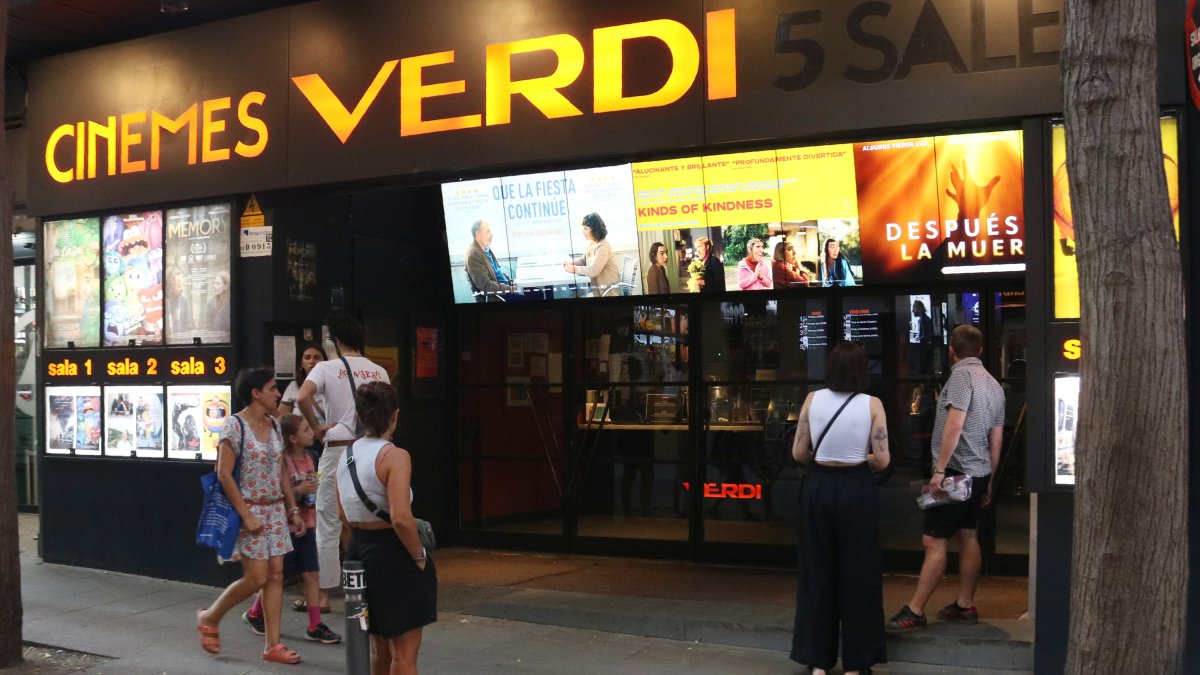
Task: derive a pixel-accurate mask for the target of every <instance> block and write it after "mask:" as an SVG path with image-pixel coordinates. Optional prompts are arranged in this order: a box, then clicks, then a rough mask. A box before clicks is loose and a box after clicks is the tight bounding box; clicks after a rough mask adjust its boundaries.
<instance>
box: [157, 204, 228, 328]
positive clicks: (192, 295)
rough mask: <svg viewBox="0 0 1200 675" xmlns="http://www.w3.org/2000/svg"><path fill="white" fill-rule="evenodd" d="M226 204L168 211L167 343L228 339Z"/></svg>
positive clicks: (165, 264)
mask: <svg viewBox="0 0 1200 675" xmlns="http://www.w3.org/2000/svg"><path fill="white" fill-rule="evenodd" d="M229 221H230V206H229V204H209V205H206V206H195V207H187V208H181V209H171V210H169V211H167V236H166V244H165V246H166V252H165V255H164V262H163V279H164V289H165V297H164V309H165V312H166V317H165V327H164V328H165V332H166V342H167V344H176V345H178V344H192V343H193V342H194V340H195V339H196V338H199V339H200V340H201V341H202V342H203V343H204V344H210V343H222V342H229V341H230V331H229V318H230V302H229V299H230V295H231V292H232V289H231V288H230V281H229V252H230V231H229V227H230V222H229Z"/></svg>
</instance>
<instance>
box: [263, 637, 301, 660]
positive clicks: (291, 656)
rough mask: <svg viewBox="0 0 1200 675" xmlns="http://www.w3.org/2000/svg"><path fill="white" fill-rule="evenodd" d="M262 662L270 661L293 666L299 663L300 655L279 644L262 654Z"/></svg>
mask: <svg viewBox="0 0 1200 675" xmlns="http://www.w3.org/2000/svg"><path fill="white" fill-rule="evenodd" d="M262 660H263V661H270V662H272V663H286V664H289V665H295V664H297V663H300V654H298V653H297V652H296V650H295V649H289V648H288V646H287V645H285V644H283V643H282V642H280V643H278V644H276V645H275V646H274V647H271V648H270V649H268V650H267V651H265V652H263V653H262Z"/></svg>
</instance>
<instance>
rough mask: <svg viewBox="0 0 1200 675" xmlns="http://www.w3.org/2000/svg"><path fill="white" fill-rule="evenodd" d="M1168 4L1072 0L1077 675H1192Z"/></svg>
mask: <svg viewBox="0 0 1200 675" xmlns="http://www.w3.org/2000/svg"><path fill="white" fill-rule="evenodd" d="M1155 4H1156V3H1155V2H1154V0H1119V1H1111V0H1110V1H1107V2H1103V1H1097V0H1067V2H1066V11H1065V19H1064V32H1063V49H1062V82H1063V92H1064V94H1065V98H1066V101H1065V112H1066V118H1065V126H1066V138H1067V162H1068V166H1069V167H1070V182H1071V185H1070V189H1071V208H1072V212H1073V213H1074V216H1075V237H1076V257H1077V259H1078V262H1079V287H1080V301H1081V304H1080V323H1081V326H1080V336H1081V338H1082V340H1083V345H1084V347H1083V349H1084V352H1083V354H1084V355H1083V358H1082V359H1081V360H1080V377H1081V391H1080V405H1079V408H1080V424H1079V427H1078V431H1079V433H1078V441H1077V444H1076V456H1075V459H1076V472H1077V475H1076V486H1075V516H1074V523H1075V539H1074V555H1073V558H1072V565H1071V629H1070V644H1069V646H1068V654H1067V672H1068V673H1073V674H1074V673H1078V674H1083V673H1088V674H1091V673H1101V672H1113V673H1135V672H1136V673H1182V672H1183V651H1184V627H1185V614H1186V599H1187V593H1186V589H1187V583H1188V566H1187V541H1188V539H1187V508H1188V507H1187V503H1188V493H1187V485H1188V481H1187V476H1188V468H1187V461H1188V455H1187V415H1188V400H1187V372H1186V369H1187V358H1186V353H1185V349H1184V314H1183V288H1182V276H1181V271H1180V257H1179V254H1178V246H1177V244H1176V241H1175V235H1174V229H1173V225H1172V219H1171V208H1170V205H1169V201H1168V197H1167V187H1166V179H1165V175H1164V171H1163V159H1162V141H1161V137H1160V133H1159V121H1158V106H1157V100H1158V95H1157V91H1156V83H1157V82H1158V78H1157V75H1156V58H1157V43H1156V38H1155V20H1156V16H1155V9H1156V8H1155ZM1181 46H1182V45H1181Z"/></svg>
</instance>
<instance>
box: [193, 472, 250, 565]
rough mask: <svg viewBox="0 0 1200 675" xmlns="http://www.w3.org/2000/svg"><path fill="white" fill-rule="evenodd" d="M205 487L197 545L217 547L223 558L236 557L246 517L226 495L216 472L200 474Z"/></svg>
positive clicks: (197, 530)
mask: <svg viewBox="0 0 1200 675" xmlns="http://www.w3.org/2000/svg"><path fill="white" fill-rule="evenodd" d="M200 486H201V488H202V489H203V490H204V505H203V506H202V507H201V508H200V524H199V525H198V526H196V545H197V546H204V547H206V548H211V549H214V550H216V552H217V553H218V554H219V555H220V556H221V557H222V558H226V559H228V558H231V557H232V556H233V549H234V546H236V545H237V538H238V530H240V529H241V527H242V518H241V516H239V515H238V512H237V509H235V508H233V504H231V503H230V502H229V498H228V497H226V496H225V490H224V489H223V488H222V487H221V479H220V477H219V476H218V474H217V472H216V471H213V472H212V473H207V474H204V475H203V476H201V477H200Z"/></svg>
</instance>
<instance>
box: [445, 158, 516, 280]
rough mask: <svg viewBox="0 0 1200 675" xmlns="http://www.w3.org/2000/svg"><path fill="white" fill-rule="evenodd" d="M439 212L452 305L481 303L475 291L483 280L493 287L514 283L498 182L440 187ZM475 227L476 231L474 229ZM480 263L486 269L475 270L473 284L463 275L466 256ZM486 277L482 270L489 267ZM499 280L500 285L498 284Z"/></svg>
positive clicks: (454, 184)
mask: <svg viewBox="0 0 1200 675" xmlns="http://www.w3.org/2000/svg"><path fill="white" fill-rule="evenodd" d="M442 210H443V211H444V212H445V216H446V245H447V246H448V247H449V249H450V282H451V284H452V286H453V288H454V302H456V303H472V302H483V301H484V300H485V299H486V297H485V296H484V295H483V291H481V290H479V288H478V285H479V284H486V281H485V279H488V278H490V277H495V281H496V283H504V281H511V280H513V279H515V276H516V271H515V270H514V265H513V262H514V261H513V259H512V257H511V256H509V254H508V228H507V227H506V226H505V224H504V200H503V198H502V197H501V192H500V179H499V178H484V179H481V180H465V181H459V182H457V183H444V184H443V185H442ZM476 223H478V227H477V226H476ZM472 252H474V253H473V255H474V256H475V257H476V259H477V260H478V259H480V258H481V259H482V261H483V262H484V263H486V266H484V269H479V267H480V266H479V265H477V266H476V267H477V269H476V270H475V275H476V277H479V278H477V279H476V280H475V281H472V279H471V278H470V277H469V276H468V275H467V268H466V262H467V258H468V257H469V256H472ZM493 260H494V261H495V263H494V265H495V266H494V267H493V268H492V273H491V275H490V276H489V275H488V273H487V269H486V267H492V266H493V263H492V261H493ZM501 279H503V280H504V281H501Z"/></svg>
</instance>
